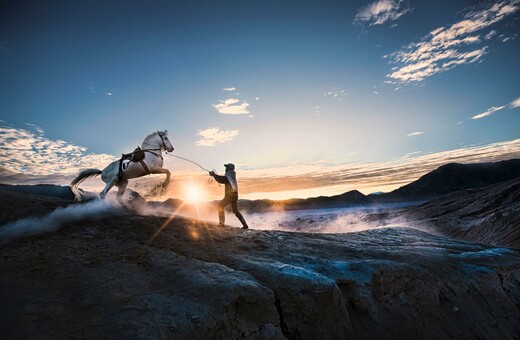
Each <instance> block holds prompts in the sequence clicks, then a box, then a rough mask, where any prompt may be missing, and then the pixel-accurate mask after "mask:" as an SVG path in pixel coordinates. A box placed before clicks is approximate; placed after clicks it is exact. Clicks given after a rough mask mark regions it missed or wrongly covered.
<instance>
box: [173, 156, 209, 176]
mask: <svg viewBox="0 0 520 340" xmlns="http://www.w3.org/2000/svg"><path fill="white" fill-rule="evenodd" d="M168 156H173V157H176V158H180V159H183V160H185V161H187V162H190V163H193V164H195V165H196V166H198V167H199V168H201V169H202V170H204V171H207V172H210V171H211V170H208V169H206V168H205V167H203V166H202V165H200V164H199V163H197V162H194V161H192V160H190V159H187V158H184V157H181V156H175V155H171V154H168Z"/></svg>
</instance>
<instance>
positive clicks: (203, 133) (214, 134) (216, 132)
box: [195, 127, 238, 146]
mask: <svg viewBox="0 0 520 340" xmlns="http://www.w3.org/2000/svg"><path fill="white" fill-rule="evenodd" d="M197 135H198V136H200V137H202V138H201V139H199V140H198V141H196V142H195V144H197V145H199V146H215V145H217V144H222V143H226V142H230V141H231V140H233V138H234V137H236V136H238V130H227V131H226V130H221V129H220V128H218V127H211V128H209V129H206V130H199V132H198V133H197Z"/></svg>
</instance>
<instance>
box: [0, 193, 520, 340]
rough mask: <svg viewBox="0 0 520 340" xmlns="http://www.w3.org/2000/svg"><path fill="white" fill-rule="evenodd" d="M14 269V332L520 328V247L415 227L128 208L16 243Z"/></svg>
mask: <svg viewBox="0 0 520 340" xmlns="http://www.w3.org/2000/svg"><path fill="white" fill-rule="evenodd" d="M20 195H21V194H20ZM17 197H18V198H20V199H21V197H24V201H23V205H22V204H21V203H22V201H20V202H19V203H20V204H19V209H20V212H19V214H18V215H19V216H18V217H26V216H27V215H30V212H31V209H32V204H33V203H31V202H32V201H31V199H28V198H27V196H11V195H10V196H9V197H6V195H5V194H1V195H0V198H1V200H3V201H4V202H3V203H5V201H7V200H9V201H13V200H15V199H17ZM34 204H37V203H34ZM38 204H39V205H38V207H36V208H38V209H39V210H38V213H39V214H40V213H42V211H41V209H42V208H41V202H40V203H38ZM56 204H57V206H58V205H59V204H61V203H60V202H57V203H56ZM36 208H34V209H36ZM12 209H15V208H14V206H13V208H12ZM15 217H17V212H16V211H11V212H10V213H9V218H10V219H13V218H15ZM0 272H1V276H0V305H1V306H2V308H0V334H2V337H5V338H68V337H72V338H78V337H80V338H131V339H139V338H147V339H149V338H173V339H212V338H217V339H239V338H243V339H283V338H289V339H317V338H318V339H319V338H323V339H325V338H327V339H348V338H353V339H385V338H388V339H390V338H421V339H430V338H435V339H448V338H463V339H470V338H471V339H473V338H494V339H495V338H496V339H498V338H503V339H508V338H518V337H520V321H519V320H520V253H518V252H517V251H514V250H511V249H507V248H497V247H493V246H487V245H482V244H475V243H470V242H465V241H455V240H451V239H448V238H444V237H440V236H433V235H430V234H428V233H425V232H422V231H419V230H415V229H411V228H382V229H375V230H370V231H364V232H359V233H350V234H316V233H313V234H307V233H290V232H282V231H255V230H254V229H253V230H251V229H250V230H241V229H236V228H232V227H218V226H216V225H212V224H207V223H205V222H202V221H197V220H192V219H186V218H182V217H177V216H176V217H173V218H171V219H170V218H167V217H156V216H143V215H138V214H134V213H121V214H119V215H116V216H107V217H104V218H85V219H82V220H80V221H76V222H73V223H70V224H66V225H63V226H62V228H61V229H60V230H58V231H54V232H51V233H46V234H42V235H38V236H29V237H24V238H19V239H15V240H13V241H11V242H9V243H7V244H4V245H2V246H0Z"/></svg>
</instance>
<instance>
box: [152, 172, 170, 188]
mask: <svg viewBox="0 0 520 340" xmlns="http://www.w3.org/2000/svg"><path fill="white" fill-rule="evenodd" d="M152 174H166V180H165V181H164V182H163V184H162V187H163V188H166V187H167V186H168V184H170V177H171V173H170V170H168V169H165V168H157V169H153V170H152Z"/></svg>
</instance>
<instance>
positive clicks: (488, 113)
mask: <svg viewBox="0 0 520 340" xmlns="http://www.w3.org/2000/svg"><path fill="white" fill-rule="evenodd" d="M517 107H520V97H518V98H516V99H515V100H513V101H512V102H511V103H509V104H507V105H502V106H492V107H490V108H489V109H487V110H486V111H484V112H482V113H479V114H478V115H474V116H473V117H471V119H481V118H484V117H487V116H491V115H492V114H493V113H495V112H497V111H500V110H503V109H505V108H509V109H514V108H517Z"/></svg>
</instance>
